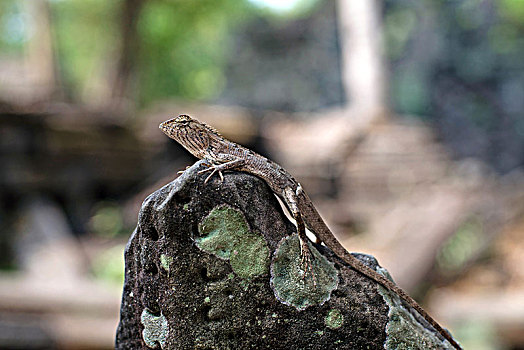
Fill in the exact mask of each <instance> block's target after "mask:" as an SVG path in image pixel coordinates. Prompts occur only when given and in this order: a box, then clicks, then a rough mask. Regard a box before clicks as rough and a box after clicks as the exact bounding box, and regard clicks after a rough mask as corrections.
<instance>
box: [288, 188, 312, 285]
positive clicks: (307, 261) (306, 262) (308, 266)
mask: <svg viewBox="0 0 524 350" xmlns="http://www.w3.org/2000/svg"><path fill="white" fill-rule="evenodd" d="M284 199H285V201H286V204H287V206H288V208H289V210H290V211H291V215H293V219H295V221H296V223H297V233H298V239H299V241H300V255H301V257H302V267H303V269H304V276H305V275H306V274H307V273H308V272H309V273H310V274H311V278H312V279H313V284H314V285H316V284H317V283H316V279H315V274H314V272H313V264H312V258H313V254H312V253H311V249H310V248H309V245H308V244H307V240H308V238H307V235H306V226H305V225H304V220H303V219H302V214H301V213H300V210H299V209H298V198H297V194H296V193H295V191H294V190H293V189H292V188H291V187H286V188H285V189H284Z"/></svg>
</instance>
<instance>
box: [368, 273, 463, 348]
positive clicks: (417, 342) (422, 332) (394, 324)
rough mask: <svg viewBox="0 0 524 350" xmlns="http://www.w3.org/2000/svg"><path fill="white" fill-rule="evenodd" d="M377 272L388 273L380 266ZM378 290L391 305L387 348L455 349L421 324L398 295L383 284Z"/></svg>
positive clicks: (387, 329)
mask: <svg viewBox="0 0 524 350" xmlns="http://www.w3.org/2000/svg"><path fill="white" fill-rule="evenodd" d="M377 272H379V273H382V274H383V275H386V273H387V271H386V270H385V269H383V268H380V267H379V268H378V271H377ZM378 290H379V293H380V294H381V295H382V297H383V298H384V300H385V301H386V303H387V304H388V306H389V312H388V316H389V321H388V324H387V326H386V342H385V343H384V348H385V349H396V350H408V349H409V350H411V349H428V350H431V349H453V346H452V345H451V344H450V343H449V342H448V341H447V340H440V339H439V338H438V337H437V335H436V334H435V333H433V332H431V331H430V330H428V329H426V328H425V327H424V326H423V325H421V324H420V323H419V322H418V321H417V320H416V319H415V317H414V316H413V315H412V314H411V312H410V311H409V310H407V309H406V308H405V307H404V306H403V304H402V302H401V300H400V297H399V296H398V295H396V294H395V293H393V292H391V291H390V290H389V289H386V288H384V287H382V286H379V288H378Z"/></svg>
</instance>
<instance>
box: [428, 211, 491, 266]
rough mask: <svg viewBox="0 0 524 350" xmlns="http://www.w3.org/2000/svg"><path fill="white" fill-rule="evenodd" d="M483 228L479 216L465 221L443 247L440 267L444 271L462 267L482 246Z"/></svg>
mask: <svg viewBox="0 0 524 350" xmlns="http://www.w3.org/2000/svg"><path fill="white" fill-rule="evenodd" d="M482 230H483V227H482V223H481V222H480V221H479V219H478V218H476V217H473V218H471V219H469V220H467V221H465V222H464V223H463V224H462V225H461V226H460V227H459V228H458V229H457V231H456V232H455V234H454V235H453V236H452V237H451V238H450V239H449V240H448V241H447V242H446V243H445V244H444V246H443V247H442V250H441V251H440V253H439V255H438V257H437V261H438V266H439V268H440V269H441V270H442V271H443V272H444V273H453V272H454V271H457V270H459V269H460V268H462V267H463V266H464V265H465V264H466V263H467V262H468V261H469V260H470V258H471V257H472V256H473V255H474V254H476V253H477V252H478V251H479V250H480V249H481V248H482V244H483V239H482Z"/></svg>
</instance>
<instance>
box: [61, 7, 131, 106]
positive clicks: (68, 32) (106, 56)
mask: <svg viewBox="0 0 524 350" xmlns="http://www.w3.org/2000/svg"><path fill="white" fill-rule="evenodd" d="M120 3H121V1H107V0H70V1H53V2H51V6H52V7H51V11H52V16H53V30H54V33H55V39H56V48H55V49H56V52H57V54H58V62H59V63H60V69H61V71H62V74H61V75H62V78H63V79H64V80H65V81H64V83H65V85H66V86H67V87H68V88H69V89H68V90H69V93H70V94H71V95H72V96H73V97H75V96H78V95H80V94H82V92H83V90H84V89H85V87H86V85H87V83H88V82H89V81H90V79H93V78H95V79H96V78H97V77H99V76H101V75H103V73H107V71H108V70H110V69H111V68H112V67H111V66H110V64H108V63H110V62H111V59H112V58H113V56H114V55H115V51H114V50H116V49H117V43H118V36H119V32H118V30H119V25H118V24H119V20H118V13H119V8H120ZM111 63H112V62H111Z"/></svg>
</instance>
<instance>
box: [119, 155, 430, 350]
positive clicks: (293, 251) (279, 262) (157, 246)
mask: <svg viewBox="0 0 524 350" xmlns="http://www.w3.org/2000/svg"><path fill="white" fill-rule="evenodd" d="M203 168H204V166H203V165H202V162H198V163H197V164H195V165H194V166H192V167H191V168H189V169H188V170H186V172H185V173H184V174H183V175H182V176H180V177H179V178H178V179H176V180H175V181H173V182H172V183H170V184H168V185H166V186H164V187H163V188H161V189H160V190H158V191H156V192H155V193H153V194H151V195H150V196H149V197H148V198H147V199H146V200H145V201H144V203H143V206H142V209H141V211H140V215H139V222H138V226H137V228H136V230H135V232H134V233H133V235H132V236H131V238H130V240H129V243H128V246H127V249H126V253H125V258H126V281H125V285H124V291H123V296H122V305H121V319H120V324H119V327H118V330H117V337H116V348H117V349H148V348H158V349H160V348H162V349H249V348H253V349H383V348H384V344H385V343H386V340H387V339H386V338H387V337H388V336H389V335H391V334H392V331H393V329H392V328H391V329H388V332H389V333H388V332H387V331H386V329H387V326H388V322H389V317H390V316H389V314H390V307H388V305H392V304H391V302H388V303H387V302H386V299H385V297H384V296H383V294H381V292H380V291H379V290H378V287H377V285H376V284H375V283H374V282H373V281H370V280H369V279H367V278H365V277H363V276H362V275H360V274H358V273H357V272H355V271H354V270H352V269H350V268H348V267H347V266H345V264H344V263H343V262H342V261H341V260H340V259H338V258H337V257H336V256H334V255H333V253H332V252H331V251H329V250H328V249H326V248H325V247H322V246H318V245H315V251H314V254H315V257H316V258H315V262H314V269H315V271H316V272H317V276H319V277H318V279H319V281H318V283H317V284H316V285H313V283H311V282H310V281H309V280H308V279H303V278H301V276H300V269H297V268H296V267H297V266H299V265H298V263H299V262H300V256H299V248H298V244H296V235H294V234H293V233H294V231H295V228H294V226H293V225H292V224H291V223H290V222H289V221H288V220H287V219H286V217H285V216H284V214H283V213H282V210H281V208H280V205H279V203H278V201H277V200H276V198H275V197H274V196H273V194H272V193H271V191H270V190H269V188H268V187H267V185H266V184H265V183H264V182H263V181H261V180H259V179H257V178H256V177H253V176H250V175H247V174H243V173H227V174H225V180H224V182H220V180H219V179H218V177H217V178H213V179H212V180H211V181H210V182H209V183H208V184H206V185H205V184H204V183H203V181H204V178H205V176H201V175H198V174H197V172H198V170H199V169H203ZM246 242H248V243H246ZM357 257H358V258H359V259H362V260H363V261H364V262H365V263H367V264H369V265H370V266H372V267H373V268H376V267H377V265H376V262H375V260H374V259H373V258H371V257H369V256H366V255H357ZM391 298H393V299H392V300H394V299H395V296H392V297H391ZM398 305H400V306H398V307H400V308H402V309H403V307H402V304H401V303H399V304H398ZM406 312H407V314H409V311H408V310H406ZM401 314H402V313H399V312H397V313H395V317H396V318H397V321H398V317H402V316H399V315H401ZM406 320H407V321H406V322H417V321H416V319H415V318H414V317H410V316H409V315H408V316H407V317H406ZM403 329H405V330H408V331H409V329H410V328H409V327H403V328H400V327H396V328H395V330H398V331H396V332H395V333H394V335H395V342H392V344H395V346H396V347H397V348H402V334H401V332H402V330H403ZM399 332H400V333H399ZM388 334H389V335H388ZM431 334H432V333H430V335H431ZM437 343H438V339H437ZM410 344H412V343H410ZM399 346H400V347H399Z"/></svg>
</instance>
